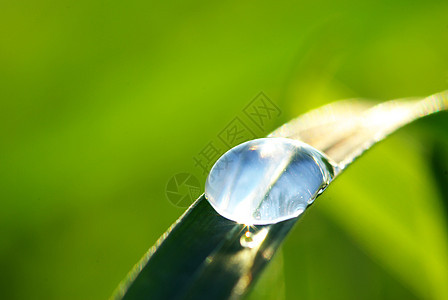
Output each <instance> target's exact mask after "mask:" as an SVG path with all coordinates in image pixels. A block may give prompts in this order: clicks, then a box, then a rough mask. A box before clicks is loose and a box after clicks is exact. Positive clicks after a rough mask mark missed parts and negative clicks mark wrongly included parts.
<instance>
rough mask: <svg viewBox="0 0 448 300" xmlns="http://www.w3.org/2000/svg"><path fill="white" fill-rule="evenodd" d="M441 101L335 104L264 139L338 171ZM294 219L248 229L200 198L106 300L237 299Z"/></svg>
mask: <svg viewBox="0 0 448 300" xmlns="http://www.w3.org/2000/svg"><path fill="white" fill-rule="evenodd" d="M447 95H448V93H447V92H442V93H439V94H435V95H433V96H430V97H427V98H424V99H422V100H412V101H404V100H396V101H390V102H386V103H382V104H380V105H376V106H373V105H372V104H371V103H368V102H360V101H342V102H337V103H335V104H331V105H328V106H325V107H323V108H320V109H316V110H314V111H312V112H310V113H307V114H305V115H303V116H301V117H299V118H297V119H295V120H293V121H291V122H289V123H287V124H285V125H283V126H282V127H280V128H279V129H277V130H275V131H274V132H273V133H271V134H270V135H269V136H271V137H276V136H279V137H289V138H294V139H298V140H301V141H303V142H305V143H308V144H310V145H311V146H313V147H315V148H317V149H319V150H321V151H323V152H324V153H325V154H327V155H328V156H329V157H330V158H331V159H333V160H334V161H335V162H336V163H337V164H338V165H339V167H340V171H342V170H343V169H344V168H346V167H347V166H348V165H349V164H350V163H351V162H353V160H354V159H355V158H356V157H358V156H359V155H361V154H362V153H363V152H364V151H365V150H367V149H369V148H370V147H371V146H372V145H374V144H375V143H377V142H378V141H380V140H382V139H384V138H385V137H386V136H387V135H388V134H390V133H392V132H393V131H395V130H396V129H398V128H400V127H402V126H404V125H406V124H408V123H410V122H412V121H413V120H415V119H417V118H420V117H422V116H425V115H428V114H431V113H434V112H437V111H440V110H444V109H446V108H447V107H448V96H447ZM339 174H340V173H339ZM298 219H299V218H294V219H290V220H287V221H284V222H280V223H276V224H272V225H263V226H250V227H247V226H245V225H243V224H238V223H235V222H233V221H230V220H228V219H226V218H223V217H222V216H220V215H219V214H217V213H216V211H215V210H214V209H213V208H212V207H211V206H210V204H209V203H208V202H207V201H206V199H205V197H204V195H202V196H201V197H200V198H199V199H198V200H197V201H196V202H195V203H194V204H193V205H192V206H191V207H190V208H189V209H188V210H187V211H186V212H185V213H184V215H183V216H181V217H180V218H179V220H178V221H176V223H175V224H173V226H171V227H170V229H169V230H168V231H167V232H166V233H165V234H164V235H163V236H162V237H161V238H160V240H159V241H158V242H157V243H156V245H155V246H154V247H153V248H151V249H150V250H149V251H148V253H147V254H146V255H145V256H144V257H143V259H142V260H141V261H140V262H139V263H138V264H137V265H136V266H135V268H134V269H133V271H131V273H130V274H129V275H128V277H127V278H126V280H125V281H124V282H123V283H122V284H120V286H119V287H118V289H117V291H116V293H115V294H114V296H113V298H114V299H148V298H150V299H229V298H230V299H238V298H241V297H242V296H244V295H246V294H247V292H248V291H249V289H250V287H251V285H252V283H253V282H254V281H255V280H256V279H257V277H258V276H259V275H260V274H261V272H262V271H263V269H264V268H265V266H266V265H267V263H268V262H269V261H270V260H271V259H272V257H273V256H274V254H275V252H276V251H277V249H278V248H279V247H280V245H281V244H282V242H283V240H284V239H285V237H286V236H287V234H288V232H289V231H290V230H291V228H292V227H293V225H294V224H295V223H296V222H297V220H298Z"/></svg>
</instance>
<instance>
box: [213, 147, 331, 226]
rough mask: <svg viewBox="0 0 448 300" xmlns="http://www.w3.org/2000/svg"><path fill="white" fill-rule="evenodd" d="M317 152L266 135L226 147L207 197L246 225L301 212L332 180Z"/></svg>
mask: <svg viewBox="0 0 448 300" xmlns="http://www.w3.org/2000/svg"><path fill="white" fill-rule="evenodd" d="M333 174H334V168H333V165H332V164H331V163H330V162H329V160H328V159H327V158H326V157H325V156H324V155H323V154H322V153H320V152H319V151H318V150H316V149H314V148H313V147H311V146H309V145H307V144H304V143H302V142H299V141H296V140H292V139H286V138H262V139H257V140H251V141H248V142H245V143H243V144H240V145H238V146H236V147H234V148H232V149H230V150H229V151H227V152H226V153H225V154H224V155H223V156H221V158H219V159H218V161H217V162H216V163H215V165H214V166H213V168H212V170H211V171H210V174H209V176H208V178H207V181H206V184H205V196H206V198H207V200H208V201H209V202H210V204H211V205H212V206H213V208H214V209H215V210H216V211H217V212H218V213H219V214H221V215H222V216H223V217H225V218H227V219H230V220H233V221H236V222H239V223H242V224H247V225H263V224H273V223H277V222H280V221H284V220H287V219H291V218H294V217H297V216H298V215H300V214H301V213H302V212H303V211H304V210H305V209H306V207H307V206H308V205H309V204H311V203H312V202H313V201H314V199H315V198H316V197H317V196H318V194H319V193H322V191H323V189H324V188H325V187H326V186H327V185H328V183H329V182H330V181H331V179H332V178H333Z"/></svg>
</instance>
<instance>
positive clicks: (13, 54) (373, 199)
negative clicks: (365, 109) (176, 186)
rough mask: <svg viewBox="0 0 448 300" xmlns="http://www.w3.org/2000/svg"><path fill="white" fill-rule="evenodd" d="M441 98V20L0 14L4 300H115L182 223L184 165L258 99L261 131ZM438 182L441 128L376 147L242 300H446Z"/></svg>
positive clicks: (355, 11)
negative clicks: (375, 104)
mask: <svg viewBox="0 0 448 300" xmlns="http://www.w3.org/2000/svg"><path fill="white" fill-rule="evenodd" d="M445 89H448V2H446V1H353V0H347V1H337V2H333V1H326V0H319V1H312V2H311V1H297V2H293V1H275V2H274V1H271V2H270V1H227V2H222V3H221V2H210V1H159V2H154V1H138V0H137V1H133V0H132V1H115V0H112V1H68V0H63V1H30V0H25V1H1V2H0V201H1V202H0V204H1V209H0V298H1V299H86V300H87V299H107V298H108V297H109V296H110V295H111V294H112V292H113V290H114V289H115V287H116V286H117V284H118V283H119V282H120V280H122V279H123V278H124V276H125V275H126V274H127V272H128V271H129V270H130V269H131V267H132V266H133V264H134V263H136V262H137V261H138V260H139V258H140V257H141V256H142V255H143V254H144V252H145V251H146V250H147V249H148V248H149V247H150V246H151V245H152V244H153V243H154V242H155V241H156V240H157V238H158V237H159V236H160V235H161V234H162V233H163V232H164V231H165V230H166V229H167V228H168V227H169V226H170V225H171V223H172V222H173V221H174V220H176V218H177V217H178V216H179V215H181V213H182V212H183V209H181V208H177V207H175V206H173V205H172V204H171V203H170V202H169V201H168V200H167V199H166V197H165V186H166V184H167V182H168V180H169V179H170V178H171V177H172V176H173V175H174V174H176V173H179V172H189V173H193V174H195V176H197V177H198V178H199V179H200V181H201V182H204V181H205V177H204V175H202V173H201V170H200V169H198V168H197V167H195V166H194V161H193V157H194V156H196V155H197V154H198V152H199V151H201V149H202V148H203V147H204V146H205V145H206V144H207V143H208V142H210V141H212V140H214V139H216V136H217V134H218V133H219V132H220V131H221V130H222V129H223V128H224V127H225V126H226V125H227V124H228V122H229V121H230V120H232V119H233V118H234V117H235V116H238V115H239V114H240V113H241V110H242V109H243V108H244V107H245V106H246V105H247V104H248V103H249V102H250V101H251V99H253V98H254V97H255V96H256V95H257V94H258V93H259V92H260V91H263V92H265V93H266V95H268V96H269V98H270V99H271V100H272V101H273V102H275V103H276V104H277V105H278V106H279V107H280V108H281V109H282V111H283V113H282V115H281V116H280V118H277V119H276V120H275V121H274V124H270V125H269V126H270V127H268V128H266V130H267V131H269V130H272V129H274V128H275V126H277V125H280V124H282V123H283V122H286V121H287V120H289V119H291V118H293V117H295V116H297V115H299V114H301V113H304V112H306V111H307V110H309V109H312V108H315V107H318V106H321V105H323V104H325V103H328V102H332V101H335V100H339V99H345V98H352V97H363V98H372V99H378V100H387V99H393V98H397V97H407V96H424V95H429V94H431V93H434V92H438V91H441V90H445ZM260 136H261V134H260ZM447 169H448V115H447V114H446V113H441V114H439V115H436V116H434V117H430V118H427V119H425V120H422V121H420V122H417V123H416V124H413V125H411V126H409V127H407V128H405V129H402V130H400V131H399V132H398V133H397V134H394V135H393V136H392V137H391V138H390V139H388V140H386V141H385V142H383V143H381V144H380V145H378V146H375V147H374V149H372V150H371V151H369V152H368V153H367V154H366V155H365V156H363V157H362V158H361V159H359V160H358V161H357V162H356V163H355V164H354V165H353V166H352V167H350V168H349V169H348V170H347V172H346V173H344V174H343V175H342V176H341V177H340V178H338V180H337V181H335V182H334V183H333V184H332V186H331V187H330V188H329V189H328V190H327V191H326V192H325V195H324V196H323V197H321V198H319V199H318V200H319V201H316V204H315V205H314V206H313V207H312V209H310V210H309V211H308V212H307V213H306V215H305V216H304V217H303V218H302V219H301V220H300V222H299V223H298V226H297V227H296V228H295V230H294V231H293V232H292V233H291V234H290V236H289V237H288V239H287V241H286V243H285V245H284V247H283V251H282V252H281V253H280V254H279V255H278V256H277V258H276V259H275V261H274V263H273V264H272V265H271V266H270V270H269V271H268V272H266V273H265V275H264V277H263V278H262V279H261V281H260V282H259V283H258V284H257V286H256V288H255V290H254V291H253V293H252V296H253V297H254V298H256V299H379V298H384V299H448V284H447V282H448V232H447V231H448V226H447V224H448V223H447V207H448V205H447V193H448V192H447V189H448V174H447ZM173 288H175V287H173Z"/></svg>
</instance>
